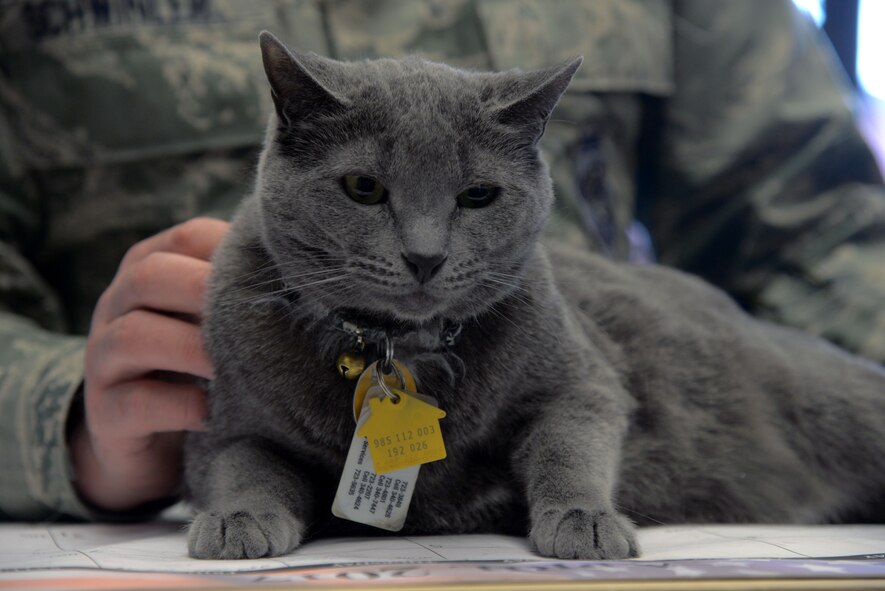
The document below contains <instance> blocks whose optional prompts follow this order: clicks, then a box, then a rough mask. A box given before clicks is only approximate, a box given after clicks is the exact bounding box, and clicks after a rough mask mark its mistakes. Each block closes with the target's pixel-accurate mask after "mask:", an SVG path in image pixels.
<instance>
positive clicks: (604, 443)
mask: <svg viewBox="0 0 885 591" xmlns="http://www.w3.org/2000/svg"><path fill="white" fill-rule="evenodd" d="M606 398H608V396H600V397H599V399H598V400H597V401H595V402H594V403H593V404H588V402H587V399H586V397H585V396H580V395H575V396H568V395H563V396H561V397H558V398H557V399H556V400H551V401H550V403H549V404H548V405H546V407H544V408H543V409H542V414H541V416H539V417H538V418H537V419H536V420H535V421H534V422H533V424H532V425H531V428H530V430H529V432H528V436H527V437H526V438H525V439H524V440H523V441H522V442H521V443H520V445H519V446H518V448H517V450H516V454H515V455H514V461H515V467H516V468H517V470H519V471H520V472H521V473H522V474H523V476H524V478H525V484H526V492H527V495H528V499H527V500H528V505H529V511H530V519H531V532H530V534H529V539H530V540H531V542H532V544H533V546H534V547H535V548H536V549H537V551H538V552H539V553H541V554H543V555H544V556H555V557H557V558H579V559H585V560H598V559H618V558H627V557H633V556H637V555H638V553H639V550H638V547H637V544H636V537H635V534H634V531H633V524H632V523H631V522H630V520H629V519H627V518H626V517H624V516H623V515H621V514H620V513H618V512H617V511H616V509H615V505H614V501H613V491H614V489H615V486H616V483H617V473H618V464H619V458H620V449H621V442H622V438H623V435H624V432H625V431H626V425H627V420H626V415H627V412H626V410H625V409H623V408H622V407H621V405H619V404H617V403H615V402H613V401H608V400H606Z"/></svg>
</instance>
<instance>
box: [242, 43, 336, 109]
mask: <svg viewBox="0 0 885 591" xmlns="http://www.w3.org/2000/svg"><path fill="white" fill-rule="evenodd" d="M258 39H259V41H260V43H261V57H262V59H263V61H264V73H265V74H266V75H267V81H268V82H270V94H271V98H273V104H274V108H275V109H276V111H277V117H279V120H280V123H281V124H283V125H286V126H291V125H293V124H295V123H297V122H298V121H299V120H301V119H304V118H305V117H308V116H310V115H321V114H322V115H325V114H331V113H333V112H337V111H338V110H340V109H343V108H345V106H346V105H345V101H344V100H342V99H341V98H339V97H337V96H335V94H334V93H333V92H332V91H330V90H329V89H328V88H327V87H326V86H325V85H324V84H323V83H322V82H320V81H319V80H317V78H316V76H315V75H314V74H312V73H311V72H310V70H309V67H310V66H311V62H312V61H318V60H320V59H322V58H319V57H318V56H315V55H312V54H309V55H297V54H295V53H294V52H292V51H290V50H289V48H287V47H286V46H285V45H283V44H282V43H281V42H280V40H279V39H277V38H276V37H274V36H273V35H272V34H271V33H269V32H268V31H262V32H261V34H260V35H259V36H258ZM325 61H329V60H325Z"/></svg>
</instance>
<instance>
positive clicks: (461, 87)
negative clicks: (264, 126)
mask: <svg viewBox="0 0 885 591" xmlns="http://www.w3.org/2000/svg"><path fill="white" fill-rule="evenodd" d="M261 49H262V54H263V58H264V67H265V71H266V73H267V77H268V80H269V81H270V86H271V91H272V96H273V101H274V105H275V110H276V112H275V114H274V115H272V120H271V124H270V126H269V129H268V135H267V139H266V145H265V151H264V153H263V155H262V159H261V164H260V167H259V178H258V185H257V190H258V198H259V199H260V204H261V205H260V212H261V213H260V219H261V225H262V237H263V240H264V243H265V246H266V247H267V249H268V250H269V252H270V253H271V256H272V257H273V259H274V262H275V263H276V264H277V266H278V267H279V269H280V272H281V275H282V277H283V281H284V283H285V284H286V286H287V287H289V288H292V289H297V290H298V291H299V292H300V293H301V295H302V297H303V298H307V299H309V300H310V301H312V302H314V303H315V304H318V305H319V306H320V307H321V308H322V309H326V310H333V309H353V310H359V311H361V312H365V313H369V314H377V315H382V316H389V317H394V318H398V319H401V320H409V321H414V322H419V323H420V322H424V321H428V320H431V319H434V318H450V319H463V318H467V317H470V316H474V315H476V314H479V313H481V312H482V311H484V310H485V309H487V308H488V307H489V306H490V305H492V304H493V303H494V302H496V301H498V300H500V299H501V298H503V297H504V296H506V295H507V294H508V293H510V292H512V291H513V289H514V287H513V286H514V285H515V284H516V283H517V282H518V276H519V275H520V273H521V271H522V266H523V263H524V262H525V261H526V259H527V258H528V257H529V255H530V254H531V252H532V249H533V248H534V245H535V242H536V241H537V239H538V237H539V234H540V233H541V231H542V228H543V226H544V223H545V221H546V219H547V216H548V213H549V210H550V207H551V204H552V201H553V191H552V186H551V181H550V176H549V173H548V170H547V166H546V164H545V163H544V162H543V160H542V159H541V157H540V154H539V150H538V140H539V139H540V137H541V135H542V133H543V132H544V127H545V125H546V122H547V119H548V118H549V117H550V113H551V112H552V111H553V108H554V107H555V106H556V104H557V102H558V100H559V98H560V96H561V95H562V93H563V92H564V91H565V88H566V86H567V85H568V83H569V82H570V80H571V78H572V76H573V75H574V73H575V71H576V70H577V68H578V67H579V66H580V63H581V60H580V59H576V60H574V61H572V62H570V63H568V64H566V65H563V66H559V67H554V68H550V69H547V70H541V71H535V72H528V73H523V72H518V71H509V72H503V73H476V72H467V71H463V70H457V69H454V68H451V67H449V66H446V65H443V64H438V63H432V62H428V61H425V60H422V59H418V58H406V59H401V60H393V59H381V60H375V61H364V62H354V63H348V62H338V61H334V60H330V59H326V58H323V57H319V56H317V55H314V54H301V53H294V52H292V51H290V50H288V49H287V48H286V47H285V46H283V45H282V44H281V43H280V42H279V41H278V40H277V39H276V38H274V37H273V36H272V35H270V34H269V33H266V32H265V33H262V35H261Z"/></svg>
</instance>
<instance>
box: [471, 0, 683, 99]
mask: <svg viewBox="0 0 885 591" xmlns="http://www.w3.org/2000/svg"><path fill="white" fill-rule="evenodd" d="M478 11H479V14H480V19H481V21H482V23H483V26H484V28H485V34H486V39H487V43H488V47H489V52H490V54H491V58H492V62H493V67H494V68H495V69H508V68H514V67H516V68H521V69H523V70H530V69H536V68H543V67H546V66H551V65H554V64H557V63H560V62H563V61H566V60H568V59H570V58H574V57H576V56H579V55H581V56H583V57H584V64H583V65H582V66H581V69H580V70H578V73H577V75H576V76H575V79H574V81H573V82H572V84H571V86H570V87H569V88H570V90H571V91H572V92H641V93H645V94H654V95H665V94H669V93H670V92H671V91H672V89H673V64H672V60H673V47H672V40H671V18H672V16H671V13H670V4H669V3H668V2H665V1H663V0H645V1H639V0H594V1H593V2H586V1H581V0H556V1H555V2H551V1H545V0H491V1H486V2H481V3H479V6H478Z"/></svg>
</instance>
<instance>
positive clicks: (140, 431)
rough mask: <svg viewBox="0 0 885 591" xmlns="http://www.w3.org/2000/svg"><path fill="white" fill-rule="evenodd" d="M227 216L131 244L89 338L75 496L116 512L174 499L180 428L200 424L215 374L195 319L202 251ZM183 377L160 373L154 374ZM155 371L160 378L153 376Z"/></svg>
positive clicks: (77, 429)
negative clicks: (204, 383) (206, 382)
mask: <svg viewBox="0 0 885 591" xmlns="http://www.w3.org/2000/svg"><path fill="white" fill-rule="evenodd" d="M228 228H229V224H228V223H227V222H223V221H220V220H214V219H209V218H195V219H192V220H190V221H188V222H185V223H183V224H180V225H178V226H175V227H173V228H170V229H169V230H166V231H164V232H161V233H160V234H157V235H156V236H152V237H151V238H148V239H146V240H144V241H142V242H139V243H138V244H136V245H135V246H133V247H132V248H130V249H129V251H128V252H127V253H126V256H125V257H124V258H123V261H122V262H121V263H120V267H119V269H118V270H117V274H116V276H115V277H114V280H113V281H112V282H111V284H110V286H109V287H108V288H107V289H106V290H105V292H104V293H103V294H102V295H101V297H100V298H99V300H98V303H97V305H96V307H95V313H94V314H93V318H92V325H91V328H90V331H89V338H88V341H87V343H86V371H85V378H84V388H85V392H84V394H85V410H86V413H85V419H84V420H83V421H82V422H81V424H79V425H76V426H74V429H73V430H72V434H71V442H70V444H71V454H72V461H73V465H74V472H75V483H76V486H77V489H78V491H79V493H80V495H81V496H82V497H83V498H84V499H85V500H87V501H88V502H90V503H91V504H93V505H95V506H96V507H98V508H100V509H105V510H111V511H123V510H127V509H132V508H135V507H137V506H139V505H141V504H143V503H146V502H148V501H152V500H157V499H162V498H167V497H170V496H173V495H174V494H175V493H176V491H177V489H178V484H179V480H180V473H181V450H182V442H183V438H184V431H196V430H201V429H203V419H204V418H205V415H206V408H207V407H206V393H205V391H204V390H203V388H201V387H200V386H199V385H198V384H197V383H196V380H195V379H189V378H188V376H194V377H195V378H206V379H211V378H212V366H211V363H210V361H209V358H208V357H207V355H206V352H205V350H204V348H203V342H202V338H201V334H200V322H201V317H202V312H203V305H204V293H205V290H206V281H207V278H208V276H209V271H210V263H209V258H210V256H211V255H212V252H213V251H214V250H215V248H216V247H217V246H218V244H219V242H220V241H221V239H222V237H223V236H224V235H225V233H226V232H227V230H228ZM166 372H173V373H171V374H168V373H167V375H172V376H176V375H181V377H182V379H176V380H168V379H162V377H161V375H162V374H163V373H166ZM158 374H160V375H158Z"/></svg>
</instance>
